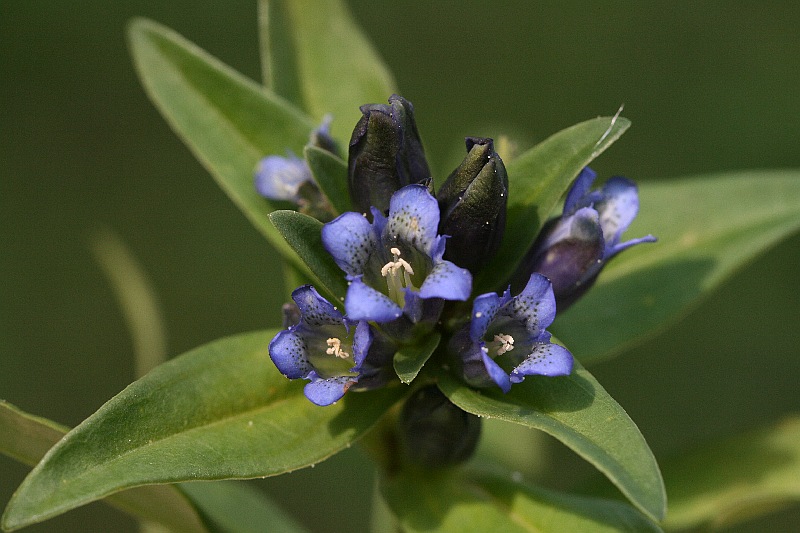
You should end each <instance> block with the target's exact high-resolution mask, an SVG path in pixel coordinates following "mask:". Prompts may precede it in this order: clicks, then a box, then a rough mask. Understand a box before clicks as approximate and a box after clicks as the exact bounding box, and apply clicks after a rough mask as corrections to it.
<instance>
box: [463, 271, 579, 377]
mask: <svg viewBox="0 0 800 533" xmlns="http://www.w3.org/2000/svg"><path fill="white" fill-rule="evenodd" d="M555 316H556V305H555V297H554V296H553V288H552V286H551V284H550V282H549V281H548V280H547V278H545V277H544V276H542V275H540V274H533V275H531V277H530V279H529V280H528V283H527V285H526V286H525V288H524V289H523V290H522V292H520V293H519V294H518V295H517V296H514V297H513V298H512V297H511V292H510V290H506V291H505V293H503V295H502V296H500V295H498V294H495V293H488V294H482V295H480V296H478V297H477V298H475V301H474V302H473V305H472V318H471V320H470V323H469V324H468V325H466V326H465V327H464V328H462V329H461V330H460V331H458V332H457V333H456V334H455V335H454V336H453V337H452V338H451V340H450V343H449V345H448V349H449V351H450V353H451V354H452V355H453V356H454V357H455V360H456V362H457V364H458V366H459V367H460V370H461V374H462V377H463V378H464V380H465V381H466V382H467V383H468V384H470V385H472V386H474V387H489V386H494V385H497V386H498V387H500V388H501V389H502V390H503V392H508V391H509V390H511V385H512V383H519V382H521V381H522V380H523V379H525V376H530V375H542V376H567V375H569V374H570V372H572V363H573V360H572V354H571V353H570V352H569V351H568V350H567V349H566V348H564V347H563V346H559V345H557V344H552V343H551V342H550V334H549V333H548V332H547V331H546V329H545V328H547V326H549V325H550V324H551V323H552V322H553V320H554V319H555Z"/></svg>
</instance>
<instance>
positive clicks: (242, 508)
mask: <svg viewBox="0 0 800 533" xmlns="http://www.w3.org/2000/svg"><path fill="white" fill-rule="evenodd" d="M180 488H181V490H182V491H183V492H185V493H186V494H187V495H188V496H189V498H190V499H191V500H192V501H193V502H195V503H196V504H197V506H198V507H199V508H200V509H201V512H202V514H203V516H204V518H205V519H206V520H207V521H208V522H209V523H210V524H211V526H212V529H213V530H214V531H219V532H221V533H222V532H224V533H261V532H263V531H264V530H265V529H266V528H269V530H270V531H279V532H281V533H303V532H305V531H307V530H306V529H305V528H304V527H302V526H301V525H300V524H298V523H297V522H296V521H295V519H294V518H292V517H290V516H289V515H287V514H286V513H285V512H284V511H283V509H281V508H280V507H278V506H277V505H276V504H275V503H273V502H272V500H270V499H269V498H268V497H267V495H266V494H264V493H263V492H261V491H260V490H258V489H256V488H253V487H251V486H249V485H246V484H244V483H243V482H241V481H214V482H198V483H181V484H180Z"/></svg>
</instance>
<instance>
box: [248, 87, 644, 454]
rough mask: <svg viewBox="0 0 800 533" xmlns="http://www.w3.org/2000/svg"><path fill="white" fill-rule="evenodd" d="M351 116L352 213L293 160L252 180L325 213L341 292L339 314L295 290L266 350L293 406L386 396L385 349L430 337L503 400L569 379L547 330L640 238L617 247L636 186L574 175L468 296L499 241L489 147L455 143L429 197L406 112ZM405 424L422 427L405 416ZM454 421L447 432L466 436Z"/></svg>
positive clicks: (587, 173)
mask: <svg viewBox="0 0 800 533" xmlns="http://www.w3.org/2000/svg"><path fill="white" fill-rule="evenodd" d="M361 111H362V118H361V120H359V122H358V124H356V126H355V129H354V131H353V135H352V137H351V140H350V145H349V153H348V161H347V168H348V187H349V191H350V202H351V204H352V205H353V206H354V207H355V208H356V209H357V211H351V212H345V213H341V214H337V213H333V212H332V211H331V209H332V208H330V203H329V202H327V201H326V199H325V197H324V193H323V192H322V191H320V189H319V188H318V187H316V186H315V184H314V180H313V177H312V176H311V172H310V170H309V167H308V165H307V164H306V163H305V162H304V161H303V160H300V159H299V158H295V157H293V156H291V155H290V156H289V157H279V156H269V157H267V158H265V159H264V160H263V161H262V163H261V164H260V166H259V168H258V170H257V172H256V187H257V189H258V191H259V192H261V193H262V194H264V195H265V196H267V197H269V198H272V199H278V200H284V201H291V202H294V203H296V204H297V205H298V207H299V209H300V210H302V211H304V212H307V213H313V212H315V211H316V212H320V211H323V212H324V213H326V214H330V215H331V216H325V217H317V218H320V220H322V221H323V222H326V223H325V224H324V225H323V226H322V233H321V238H322V244H323V246H324V248H325V251H326V252H327V253H328V254H330V256H331V257H332V258H333V261H334V262H335V263H336V265H338V267H339V268H340V269H341V270H342V276H344V277H345V278H346V280H347V282H348V287H347V291H346V294H344V295H341V296H343V301H344V313H342V312H340V311H339V310H337V308H336V307H334V305H333V304H331V303H330V302H329V301H328V300H326V299H325V298H323V297H322V296H321V295H320V294H319V293H318V292H317V291H316V289H314V287H312V286H310V285H306V286H302V287H300V288H298V289H296V290H295V291H294V293H293V294H292V298H293V300H294V302H295V304H296V305H295V306H291V307H289V312H288V313H287V316H288V317H289V319H288V321H287V322H288V323H287V324H286V325H287V329H285V330H284V331H281V332H280V333H279V334H278V335H277V336H276V337H275V338H274V339H273V340H272V342H271V343H270V346H269V353H270V356H271V358H272V360H273V362H274V363H275V365H276V366H277V367H278V369H279V370H280V371H281V372H282V373H283V374H284V375H286V377H288V378H290V379H298V378H303V379H306V380H308V381H309V383H308V384H307V385H306V387H305V394H306V396H307V397H308V398H309V399H310V400H311V401H312V402H314V403H315V404H318V405H329V404H331V403H333V402H336V401H337V400H339V399H340V398H341V397H342V396H343V395H344V394H345V392H347V390H348V389H351V388H356V389H370V388H375V387H379V386H383V385H385V384H386V383H387V382H389V381H390V380H392V379H393V376H394V370H393V368H392V361H393V358H394V355H395V353H396V352H397V351H398V350H401V349H404V348H408V347H414V346H417V345H420V344H423V343H424V341H425V339H426V338H428V337H429V336H430V335H440V336H441V339H443V340H442V341H441V342H440V344H439V346H438V348H437V349H436V350H435V351H434V355H433V357H438V358H439V360H440V363H441V364H440V366H441V367H447V368H451V369H454V370H455V371H457V372H458V374H459V377H460V378H461V379H462V380H463V381H464V382H465V383H467V384H468V385H470V386H473V387H499V388H500V389H501V390H502V391H504V392H508V391H509V390H510V389H511V387H512V385H513V384H514V383H519V382H521V381H522V380H523V379H524V378H525V377H526V376H530V375H540V376H565V375H569V374H570V373H571V372H572V366H573V358H572V354H570V352H569V351H568V350H567V349H566V348H564V347H563V346H560V345H558V344H554V343H552V342H551V336H550V334H549V333H548V332H547V328H548V327H549V326H550V324H552V322H553V320H554V319H555V316H556V308H557V307H558V308H559V310H562V309H564V308H566V307H567V306H568V305H570V304H571V303H572V302H574V301H575V300H576V299H577V298H578V297H579V296H580V295H581V294H583V293H584V292H585V291H586V290H587V288H588V287H590V286H591V284H592V283H593V282H594V280H595V279H596V278H597V276H598V274H599V272H600V270H601V269H602V267H603V266H604V264H605V263H607V262H608V261H609V260H610V259H611V258H612V257H613V256H614V255H616V254H618V253H619V252H620V251H622V250H624V249H626V248H628V247H630V246H632V245H634V244H638V243H640V242H649V241H652V240H653V238H652V237H650V236H647V237H644V238H641V239H635V240H632V241H627V242H624V243H623V242H621V235H622V233H623V232H624V231H625V230H626V229H627V227H628V225H629V224H630V223H631V222H632V220H633V218H634V217H635V216H636V212H637V210H638V197H637V191H636V187H635V185H634V184H633V183H632V182H630V181H628V180H626V179H624V178H612V179H610V180H608V182H606V184H605V185H604V186H603V187H602V188H601V189H599V190H591V185H592V183H593V181H594V178H595V174H594V173H593V172H592V171H591V170H589V169H588V168H587V169H584V170H583V172H581V174H580V175H579V176H578V177H577V179H576V180H575V183H574V185H573V186H572V188H571V190H570V191H569V192H568V194H567V198H566V202H565V205H564V211H563V214H562V215H561V216H560V217H558V218H556V219H553V220H552V221H550V222H548V223H547V224H546V225H545V226H544V228H543V230H542V232H541V233H540V235H539V237H538V239H537V240H536V241H535V242H534V244H533V245H532V247H531V249H530V250H529V251H528V252H527V254H526V256H525V258H524V260H523V261H522V262H521V266H520V267H519V268H518V270H517V272H516V274H515V275H514V276H513V277H512V279H511V280H498V282H499V283H498V287H499V288H500V292H499V293H494V292H491V293H486V294H479V295H475V294H473V293H472V292H473V291H472V279H473V275H475V274H477V273H478V272H481V271H482V270H483V269H484V268H485V267H486V265H487V264H488V262H489V261H490V260H491V259H492V257H493V256H494V255H495V254H496V252H497V250H498V248H499V247H500V245H501V242H502V239H503V233H504V230H505V220H506V204H507V199H508V175H507V173H506V169H505V166H504V164H503V161H502V159H501V158H500V156H499V155H498V154H497V152H495V150H494V144H493V142H492V139H488V138H480V137H469V138H467V140H466V149H467V154H466V156H465V158H464V160H463V161H462V163H461V164H460V165H459V166H458V167H457V168H456V169H455V170H454V171H453V172H452V173H451V174H450V176H449V177H448V178H447V179H446V180H445V182H444V183H443V184H442V185H441V187H440V188H439V190H438V192H435V188H434V180H433V177H432V176H431V175H430V170H429V167H428V163H427V161H426V158H425V152H424V149H423V145H422V141H421V139H420V136H419V132H418V131H417V127H416V124H415V121H414V109H413V106H412V105H411V103H410V102H408V101H407V100H405V99H403V98H402V97H400V96H397V95H394V96H392V97H391V98H390V99H389V103H388V105H387V104H369V105H364V106H362V107H361ZM320 140H322V143H323V144H324V145H325V146H326V148H325V149H330V150H331V151H333V152H334V153H335V150H336V149H335V145H334V144H333V143H332V141H329V138H328V136H327V125H326V124H325V125H323V127H322V128H321V129H320V130H317V131H316V132H315V133H314V134H313V135H312V140H311V142H312V143H320V142H321V141H320ZM318 146H321V145H320V144H318ZM312 207H313V209H312ZM334 215H338V216H335V218H334ZM512 288H514V289H517V288H520V289H519V290H518V291H516V290H515V292H516V294H513V295H512ZM470 302H471V313H470V314H468V313H467V312H468V311H469V309H470ZM422 397H424V398H425V400H424V401H422V400H420V402H422V404H424V405H426V407H425V409H429V410H433V411H436V412H441V413H445V412H449V409H450V408H449V407H447V408H443V409H444V410H443V411H440V410H439V409H440V408H439V407H438V405H439V403H437V402H440V401H441V399H438V396H436V394H435V393H433V392H430V391H429V392H427V393H425V394H424V395H422ZM431 402H432V403H431ZM428 404H430V406H429V405H428ZM431 406H433V407H431ZM454 409H455V408H454ZM433 411H432V412H433ZM404 416H406V417H407V419H408V420H409V421H411V420H413V421H414V422H413V425H415V426H416V425H418V424H420V423H422V422H418V418H417V417H418V414H417V413H415V412H411V413H410V414H408V415H404ZM426 416H427V415H426ZM441 416H443V417H444V415H441ZM458 416H460V415H457V416H455V418H452V420H454V422H452V423H453V424H455V425H457V426H458V427H461V426H463V427H464V428H467V427H471V426H470V424H471V422H470V423H467V422H464V421H462V420H461V419H460V418H458ZM447 419H448V420H450V419H451V418H450V415H447ZM409 424H411V422H409ZM464 432H465V434H467V433H469V434H470V435H473V437H470V438H471V439H472V438H474V435H476V433H475V432H474V430H473V429H469V430H468V429H464ZM423 462H424V461H423Z"/></svg>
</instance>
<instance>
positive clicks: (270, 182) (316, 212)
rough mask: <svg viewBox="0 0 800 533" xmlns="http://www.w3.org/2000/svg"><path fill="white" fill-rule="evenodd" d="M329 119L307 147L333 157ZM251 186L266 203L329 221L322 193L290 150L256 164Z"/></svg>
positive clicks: (328, 205) (310, 139) (328, 211)
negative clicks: (287, 204) (283, 204)
mask: <svg viewBox="0 0 800 533" xmlns="http://www.w3.org/2000/svg"><path fill="white" fill-rule="evenodd" d="M330 123H331V117H330V115H327V116H326V117H325V118H324V119H323V122H322V124H321V125H320V126H319V128H317V129H315V130H314V131H312V132H311V135H310V137H309V144H310V145H312V146H317V147H319V148H322V149H324V150H327V151H329V152H331V153H333V154H337V152H338V148H337V146H336V141H334V140H333V138H331V136H330V134H329V131H330ZM254 183H255V187H256V191H258V193H259V194H260V195H261V196H263V197H265V198H269V199H270V200H280V201H285V202H291V203H294V204H297V205H298V206H299V208H300V209H299V210H300V211H301V212H303V213H306V214H308V215H311V216H314V217H315V218H318V219H321V220H330V219H332V218H333V215H332V214H331V209H332V208H331V206H330V203H329V202H328V200H327V198H325V196H324V195H323V194H322V191H320V189H319V187H318V186H317V183H316V182H315V181H314V176H313V175H312V174H311V168H310V167H309V166H308V163H307V162H306V161H305V160H304V159H301V158H299V157H297V156H296V155H295V154H294V153H292V151H291V150H287V151H286V156H285V157H284V156H279V155H268V156H266V157H264V158H263V159H261V160H260V161H259V162H258V164H257V165H256V170H255V180H254Z"/></svg>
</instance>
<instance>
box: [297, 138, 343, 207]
mask: <svg viewBox="0 0 800 533" xmlns="http://www.w3.org/2000/svg"><path fill="white" fill-rule="evenodd" d="M305 156H306V161H308V166H309V167H310V168H311V174H312V175H313V176H314V181H316V182H317V185H319V188H320V189H321V190H322V192H323V193H325V196H326V197H327V198H328V200H329V201H330V203H331V205H332V206H333V208H334V209H335V210H336V212H337V214H341V213H344V212H346V211H352V210H353V209H352V207H351V206H350V191H349V190H348V189H347V163H345V162H344V161H342V160H341V159H340V158H338V157H336V156H335V155H333V154H332V153H330V152H329V151H327V150H323V149H322V148H317V147H316V146H312V145H308V146H306V149H305Z"/></svg>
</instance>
